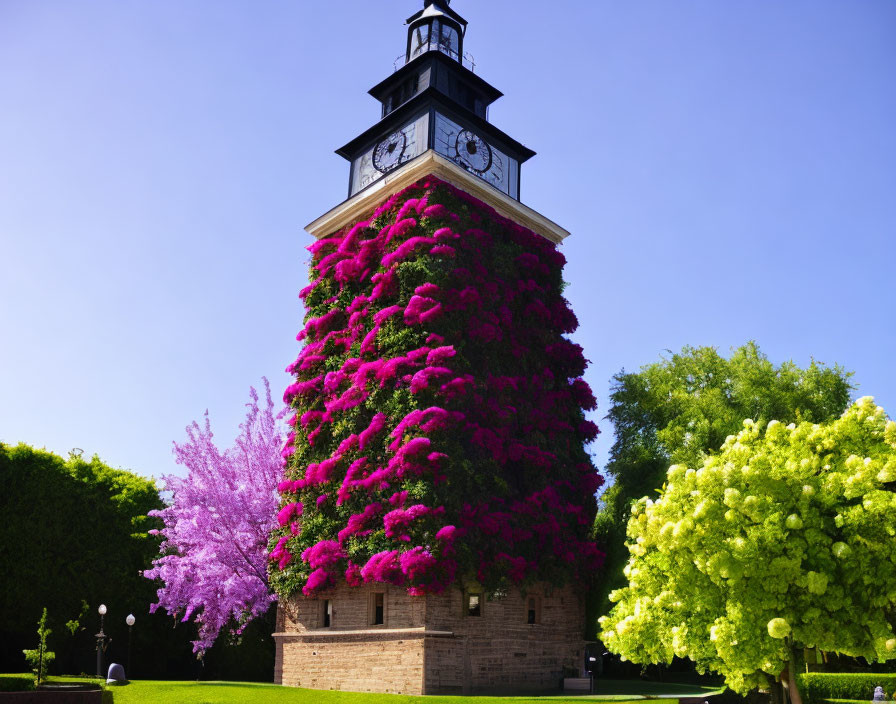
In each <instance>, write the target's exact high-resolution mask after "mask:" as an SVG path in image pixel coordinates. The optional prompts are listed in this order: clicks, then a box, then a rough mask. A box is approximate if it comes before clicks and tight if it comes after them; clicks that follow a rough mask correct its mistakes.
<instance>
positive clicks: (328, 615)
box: [320, 599, 333, 628]
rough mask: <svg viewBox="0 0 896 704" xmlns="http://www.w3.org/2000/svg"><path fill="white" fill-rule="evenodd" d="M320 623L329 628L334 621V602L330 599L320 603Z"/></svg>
mask: <svg viewBox="0 0 896 704" xmlns="http://www.w3.org/2000/svg"><path fill="white" fill-rule="evenodd" d="M320 623H321V626H322V627H323V628H329V627H330V626H331V625H332V623H333V602H332V601H330V600H329V599H324V600H323V601H322V602H321V603H320Z"/></svg>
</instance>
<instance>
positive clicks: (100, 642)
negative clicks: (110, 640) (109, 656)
mask: <svg viewBox="0 0 896 704" xmlns="http://www.w3.org/2000/svg"><path fill="white" fill-rule="evenodd" d="M97 611H98V612H99V614H100V632H99V633H97V634H96V676H97V677H99V678H102V676H103V651H104V650H105V649H106V634H105V633H103V617H104V616H105V615H106V605H105V604H100V607H99V608H98V609H97Z"/></svg>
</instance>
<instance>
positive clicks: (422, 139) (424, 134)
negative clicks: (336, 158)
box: [350, 113, 429, 195]
mask: <svg viewBox="0 0 896 704" xmlns="http://www.w3.org/2000/svg"><path fill="white" fill-rule="evenodd" d="M428 136H429V113H426V114H424V115H420V116H419V117H417V118H416V119H415V120H414V121H413V122H408V123H407V124H406V125H404V126H403V127H401V128H400V129H397V130H395V131H394V132H392V134H390V135H388V136H387V137H384V138H383V139H381V140H380V141H378V142H377V143H376V144H374V145H373V146H372V147H370V148H368V149H367V151H365V152H364V153H363V154H361V155H359V156H357V157H356V158H355V159H354V161H353V162H352V178H351V184H352V185H351V193H350V195H354V194H355V193H357V192H358V191H360V190H361V189H362V188H367V186H369V185H371V184H372V183H375V182H376V181H379V180H380V179H381V178H383V176H384V175H385V174H387V173H389V172H391V171H392V170H393V169H397V168H398V167H399V166H401V165H402V164H406V163H407V162H409V161H410V160H411V159H413V158H414V157H415V156H419V155H420V154H422V153H423V152H425V151H426V140H427V138H428Z"/></svg>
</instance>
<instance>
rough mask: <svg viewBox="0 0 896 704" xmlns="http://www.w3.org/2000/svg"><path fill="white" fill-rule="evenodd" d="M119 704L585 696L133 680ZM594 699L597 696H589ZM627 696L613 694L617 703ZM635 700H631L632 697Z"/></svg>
mask: <svg viewBox="0 0 896 704" xmlns="http://www.w3.org/2000/svg"><path fill="white" fill-rule="evenodd" d="M109 690H110V691H112V693H113V696H114V700H115V704H200V703H201V704H243V703H245V704H255V703H256V702H257V703H258V704H265V703H267V702H271V704H280V703H283V704H369V703H372V702H382V703H383V704H530V703H531V704H536V703H537V702H544V701H546V700H550V701H551V702H552V704H553V703H554V702H560V703H564V702H568V703H570V704H572V703H573V702H578V701H581V700H582V699H585V698H586V697H582V696H578V697H576V696H557V697H531V696H530V697H412V696H401V695H397V694H362V693H355V692H325V691H319V690H313V689H296V688H294V687H278V686H277V685H270V684H255V683H249V682H153V681H148V680H145V681H142V682H141V681H138V682H132V683H131V684H129V685H126V686H124V687H109ZM587 699H591V700H592V701H593V700H594V699H597V698H596V697H595V698H592V697H587ZM623 701H625V699H624V698H619V699H617V698H616V697H613V702H614V704H622V702H623ZM629 701H631V700H629Z"/></svg>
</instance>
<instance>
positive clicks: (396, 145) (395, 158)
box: [373, 130, 408, 173]
mask: <svg viewBox="0 0 896 704" xmlns="http://www.w3.org/2000/svg"><path fill="white" fill-rule="evenodd" d="M407 147H408V136H407V134H405V132H404V130H398V131H397V132H393V133H392V134H390V135H389V136H388V137H386V138H385V139H382V140H380V142H379V143H378V144H377V145H376V146H375V147H374V148H373V167H374V168H375V169H376V170H377V171H379V172H380V173H386V172H387V171H391V170H392V169H394V168H395V167H396V166H398V165H399V164H400V163H402V161H403V159H402V157H403V156H404V153H405V150H406V149H407Z"/></svg>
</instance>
